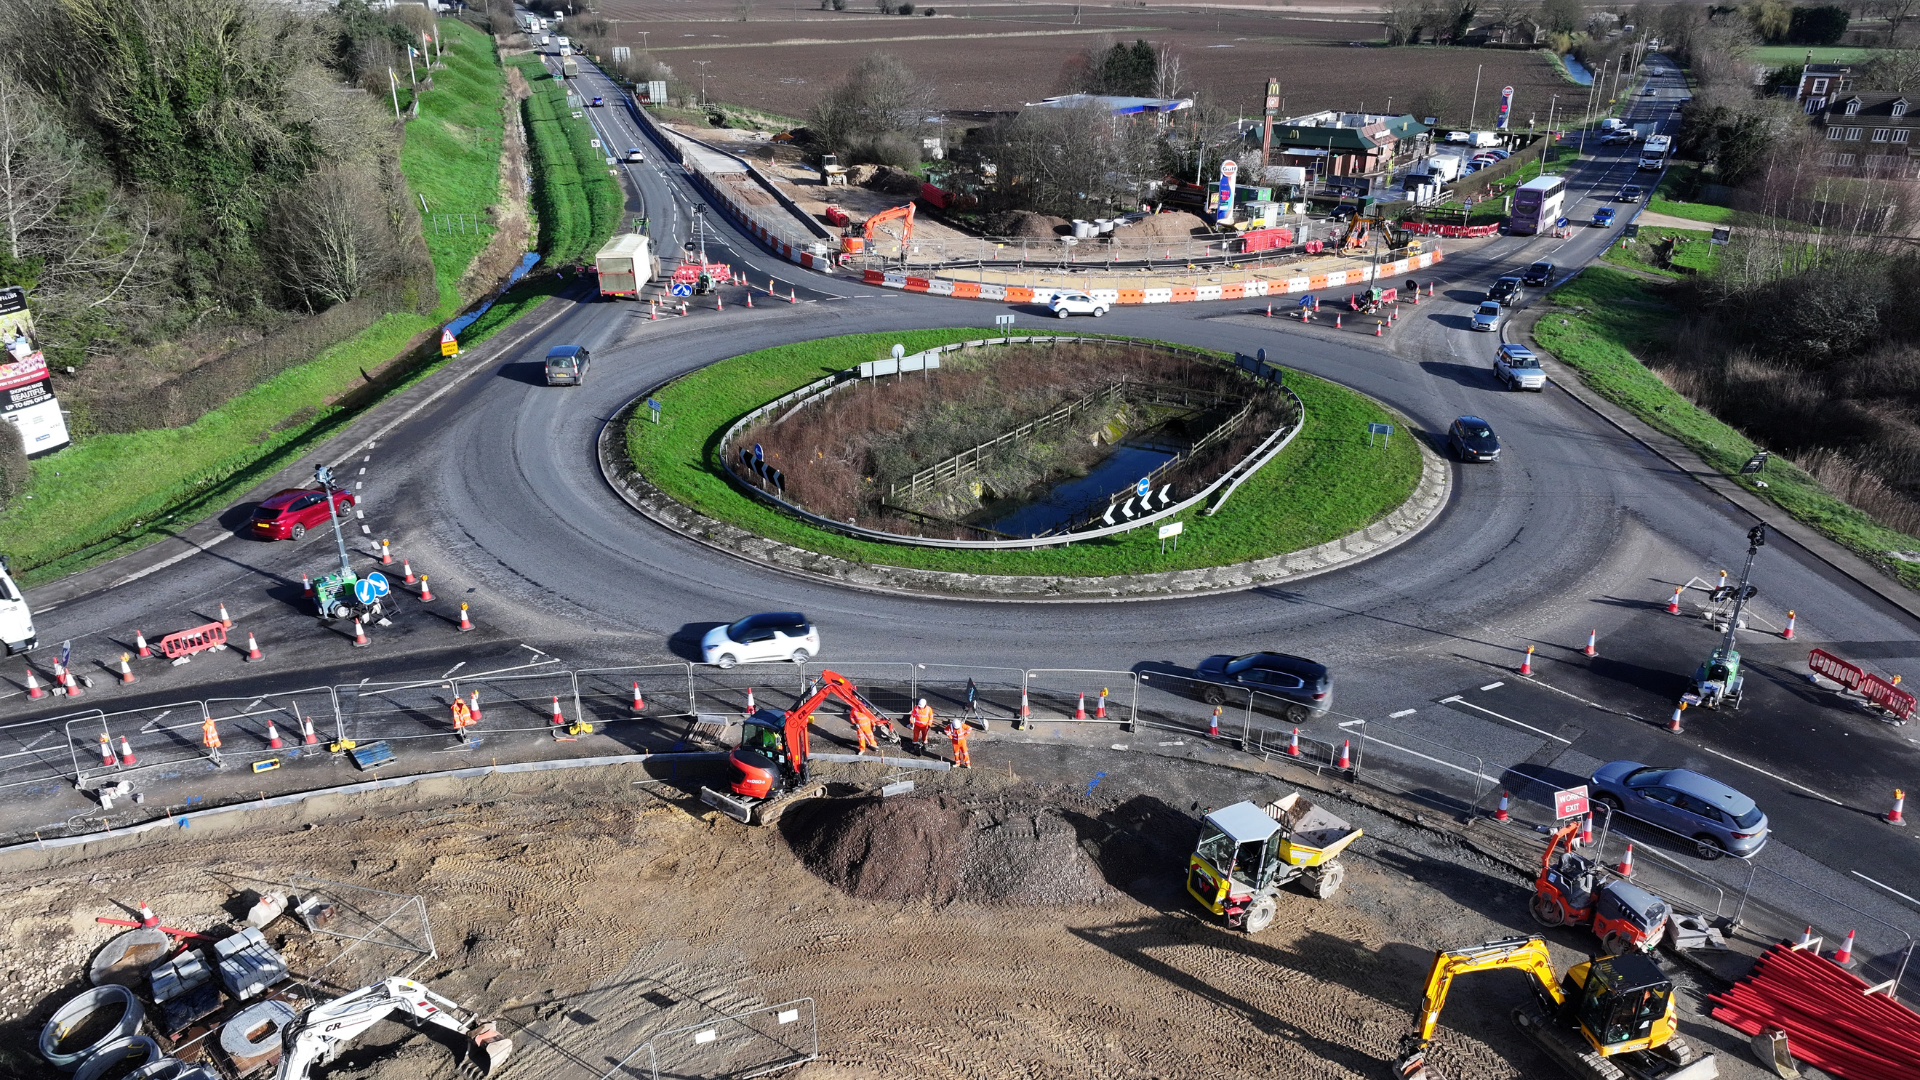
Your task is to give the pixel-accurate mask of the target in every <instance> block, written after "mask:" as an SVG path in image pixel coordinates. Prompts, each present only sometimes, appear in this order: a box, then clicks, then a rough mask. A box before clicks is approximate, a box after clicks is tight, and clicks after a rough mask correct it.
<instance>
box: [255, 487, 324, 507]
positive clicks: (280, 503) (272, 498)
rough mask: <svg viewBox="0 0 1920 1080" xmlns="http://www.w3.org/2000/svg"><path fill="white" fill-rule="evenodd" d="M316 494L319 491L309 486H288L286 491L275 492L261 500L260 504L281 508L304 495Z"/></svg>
mask: <svg viewBox="0 0 1920 1080" xmlns="http://www.w3.org/2000/svg"><path fill="white" fill-rule="evenodd" d="M314 494H318V493H317V492H315V491H313V490H311V489H309V488H288V489H287V490H285V491H279V492H275V493H274V494H272V495H269V496H268V497H266V498H265V499H262V500H260V505H261V506H265V507H268V508H269V509H273V510H279V509H281V508H283V507H285V506H286V505H287V504H288V503H291V502H292V501H293V500H295V499H297V498H299V497H300V496H302V495H314Z"/></svg>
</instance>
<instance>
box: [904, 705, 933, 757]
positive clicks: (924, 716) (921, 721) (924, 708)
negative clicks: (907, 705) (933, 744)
mask: <svg viewBox="0 0 1920 1080" xmlns="http://www.w3.org/2000/svg"><path fill="white" fill-rule="evenodd" d="M907 719H908V720H910V721H912V722H913V742H914V745H915V746H918V747H919V748H920V749H922V750H925V749H926V748H927V737H928V736H929V735H931V734H932V733H933V709H932V707H931V706H929V705H928V704H927V699H926V698H921V699H920V704H918V705H915V706H914V707H913V712H911V713H909V714H908V716H907Z"/></svg>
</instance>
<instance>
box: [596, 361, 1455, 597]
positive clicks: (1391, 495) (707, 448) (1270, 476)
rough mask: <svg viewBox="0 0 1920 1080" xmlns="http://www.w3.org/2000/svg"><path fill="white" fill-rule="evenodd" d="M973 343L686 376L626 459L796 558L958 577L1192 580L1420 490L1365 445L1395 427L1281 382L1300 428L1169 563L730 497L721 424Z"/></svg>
mask: <svg viewBox="0 0 1920 1080" xmlns="http://www.w3.org/2000/svg"><path fill="white" fill-rule="evenodd" d="M982 336H984V332H983V331H980V330H965V329H945V330H919V331H912V332H908V333H903V334H856V335H850V336H847V337H838V338H827V339H824V340H820V341H809V342H803V343H800V344H795V345H785V346H781V347H778V348H773V349H766V350H762V351H760V352H755V353H748V354H747V355H745V356H738V357H734V358H733V359H731V360H724V361H721V362H720V363H717V364H713V365H710V366H708V367H705V368H702V369H701V370H699V371H696V372H693V373H691V374H688V375H686V376H683V377H682V378H680V379H677V380H675V381H674V382H672V383H670V384H668V385H667V386H666V387H664V388H662V389H661V390H659V391H657V392H656V393H655V394H654V395H653V396H654V397H655V398H657V399H658V400H659V401H660V402H661V405H662V406H663V408H662V412H661V419H660V423H659V424H658V425H656V424H654V423H653V422H652V421H651V420H649V419H647V418H646V417H645V416H644V415H642V416H638V417H635V418H634V419H633V420H631V421H630V422H629V423H628V425H627V432H626V435H627V452H628V454H629V456H630V458H631V459H632V461H633V464H634V467H635V468H637V469H638V470H639V471H640V473H641V474H642V475H643V476H645V477H646V478H647V479H648V480H649V481H651V482H652V483H653V484H655V485H656V486H658V487H659V488H661V489H662V490H663V491H665V492H667V494H669V495H671V496H673V497H674V498H675V499H678V500H679V501H680V502H682V503H684V504H686V505H687V506H690V507H692V508H694V509H696V510H698V511H700V512H701V513H703V514H706V515H708V516H709V517H714V518H718V519H720V520H722V521H726V522H729V523H731V524H734V525H737V526H739V527H741V528H744V529H748V530H751V531H753V532H755V533H758V534H759V535H761V536H765V537H769V538H771V539H774V540H779V541H781V542H783V543H788V544H792V545H794V546H796V547H802V548H806V549H808V550H810V551H817V552H820V553H822V554H825V555H833V556H837V557H839V558H843V559H849V560H853V561H855V562H862V563H876V564H882V565H889V566H903V567H911V568H915V569H924V570H941V571H948V572H954V573H968V574H1057V575H1070V576H1099V575H1107V574H1139V573H1152V572H1158V571H1166V570H1190V569H1195V568H1198V567H1207V566H1221V565H1226V564H1230V563H1238V562H1245V561H1247V560H1249V559H1257V558H1262V557H1265V556H1268V555H1276V554H1280V553H1283V552H1289V551H1298V550H1300V549H1302V548H1307V547H1312V546H1313V545H1315V544H1321V543H1325V542H1326V541H1328V540H1333V539H1336V538H1338V537H1341V536H1345V535H1347V534H1348V533H1351V532H1353V531H1354V530H1356V529H1360V528H1364V527H1365V526H1367V525H1369V524H1371V523H1373V522H1375V521H1378V520H1379V519H1380V518H1381V517H1383V516H1385V515H1386V514H1387V513H1389V512H1390V511H1392V510H1393V509H1394V508H1396V507H1398V506H1399V505H1400V504H1401V503H1403V502H1405V501H1406V500H1407V498H1408V496H1410V495H1411V494H1412V493H1413V489H1414V485H1415V484H1417V483H1418V482H1419V479H1420V467H1421V466H1420V452H1419V447H1418V446H1416V445H1415V443H1414V440H1413V439H1412V438H1410V437H1408V436H1407V435H1406V434H1403V435H1402V437H1401V438H1398V439H1394V440H1391V441H1390V443H1388V444H1387V445H1384V446H1382V445H1376V446H1374V447H1371V448H1369V447H1368V446H1367V434H1366V433H1367V426H1366V425H1367V424H1368V422H1370V421H1371V422H1382V423H1393V424H1394V425H1395V428H1396V430H1399V431H1402V432H1405V431H1406V425H1405V421H1403V420H1400V419H1398V418H1396V417H1394V416H1393V415H1391V414H1389V413H1388V412H1387V410H1386V409H1385V408H1383V407H1382V406H1380V405H1379V404H1377V403H1376V402H1374V401H1372V400H1371V399H1369V398H1366V397H1363V396H1361V395H1359V394H1357V393H1354V392H1353V391H1351V390H1348V389H1346V388H1345V387H1341V386H1338V385H1335V384H1333V383H1329V382H1324V381H1322V380H1320V379H1315V378H1313V377H1312V376H1308V375H1302V374H1298V373H1290V374H1289V375H1288V377H1287V385H1288V386H1291V387H1292V388H1293V389H1294V391H1295V392H1296V393H1298V394H1299V395H1300V398H1301V400H1302V401H1303V402H1304V403H1305V405H1306V411H1307V423H1306V427H1305V428H1304V429H1302V431H1301V432H1300V434H1299V435H1298V436H1296V437H1295V438H1294V440H1293V442H1292V444H1291V445H1289V446H1288V447H1287V449H1286V450H1285V451H1283V452H1282V453H1281V454H1280V455H1279V456H1278V457H1276V458H1275V459H1274V460H1273V461H1271V462H1269V463H1268V464H1267V466H1266V467H1265V468H1263V469H1261V470H1260V472H1259V473H1257V474H1256V475H1255V476H1254V477H1253V478H1252V479H1250V480H1248V481H1247V482H1246V483H1244V484H1242V485H1241V486H1240V489H1239V490H1238V491H1236V492H1235V493H1234V496H1233V498H1232V499H1231V500H1229V501H1228V503H1227V504H1226V506H1225V507H1224V508H1223V509H1222V510H1221V512H1220V513H1219V514H1218V515H1217V516H1215V517H1210V518H1209V517H1203V516H1200V513H1199V511H1198V510H1190V511H1187V512H1185V513H1183V514H1181V515H1179V516H1178V517H1177V518H1175V519H1172V520H1184V521H1185V522H1186V523H1187V527H1186V533H1185V535H1184V536H1182V537H1181V544H1180V548H1179V550H1178V551H1177V552H1169V553H1167V554H1166V555H1164V556H1163V555H1161V554H1160V543H1159V541H1158V540H1157V539H1156V538H1155V530H1153V529H1136V530H1134V531H1133V532H1131V533H1126V534H1123V535H1120V536H1115V537H1108V538H1105V539H1100V540H1088V541H1082V542H1076V543H1074V544H1073V545H1072V546H1070V547H1065V548H1048V549H1042V550H1037V551H950V550H943V549H939V548H917V547H909V546H905V545H899V544H884V543H876V542H871V541H865V540H856V539H854V538H852V537H847V536H841V535H838V534H836V533H830V532H826V531H824V530H821V529H816V528H813V527H812V526H810V525H807V524H805V523H803V522H800V521H798V520H796V519H794V518H791V517H788V516H787V515H785V514H782V513H779V512H777V511H775V510H773V509H771V508H768V507H766V506H764V505H762V504H761V503H759V502H756V501H754V500H753V499H751V498H749V497H748V496H746V495H745V494H743V493H741V492H740V491H739V490H738V489H736V488H735V487H734V486H733V485H732V483H731V482H729V481H728V480H727V479H726V477H725V474H724V473H722V472H721V471H720V469H719V466H718V462H717V461H716V454H717V452H718V447H719V440H720V437H721V436H722V435H723V434H725V432H726V429H727V427H728V425H730V424H731V423H732V422H733V421H734V420H735V419H737V418H739V417H740V416H741V415H743V414H745V413H747V412H750V411H752V410H753V409H754V408H757V407H758V406H759V405H760V404H761V403H763V402H766V401H769V400H771V399H773V398H776V397H779V396H780V395H781V394H784V393H786V392H787V391H788V390H791V389H793V388H794V387H796V386H800V385H803V384H805V383H807V382H810V381H812V380H814V379H817V378H820V377H821V376H823V375H826V374H829V373H831V372H834V371H839V370H842V369H844V368H848V367H852V366H853V365H855V364H858V363H859V362H861V361H863V360H871V359H877V358H880V357H884V356H886V355H887V354H888V350H889V349H891V348H892V346H893V345H894V344H895V343H896V342H897V343H899V344H902V345H905V346H906V348H907V349H908V351H915V350H919V349H925V348H930V347H932V346H934V345H944V344H948V343H951V342H956V341H967V340H970V339H975V338H979V337H982Z"/></svg>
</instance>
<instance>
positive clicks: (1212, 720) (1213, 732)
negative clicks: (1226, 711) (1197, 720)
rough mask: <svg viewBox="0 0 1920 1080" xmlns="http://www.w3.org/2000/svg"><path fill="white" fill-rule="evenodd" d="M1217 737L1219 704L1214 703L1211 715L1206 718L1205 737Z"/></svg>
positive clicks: (1218, 732)
mask: <svg viewBox="0 0 1920 1080" xmlns="http://www.w3.org/2000/svg"><path fill="white" fill-rule="evenodd" d="M1219 737H1220V706H1218V705H1215V706H1214V707H1213V715H1212V716H1210V717H1208V718H1207V738H1209V739H1217V738H1219Z"/></svg>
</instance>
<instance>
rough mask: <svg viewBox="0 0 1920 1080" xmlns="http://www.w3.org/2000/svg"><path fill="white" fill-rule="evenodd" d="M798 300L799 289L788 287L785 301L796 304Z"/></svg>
mask: <svg viewBox="0 0 1920 1080" xmlns="http://www.w3.org/2000/svg"><path fill="white" fill-rule="evenodd" d="M799 302H800V293H799V291H798V290H796V289H792V288H789V289H788V290H787V303H789V304H797V303H799Z"/></svg>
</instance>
